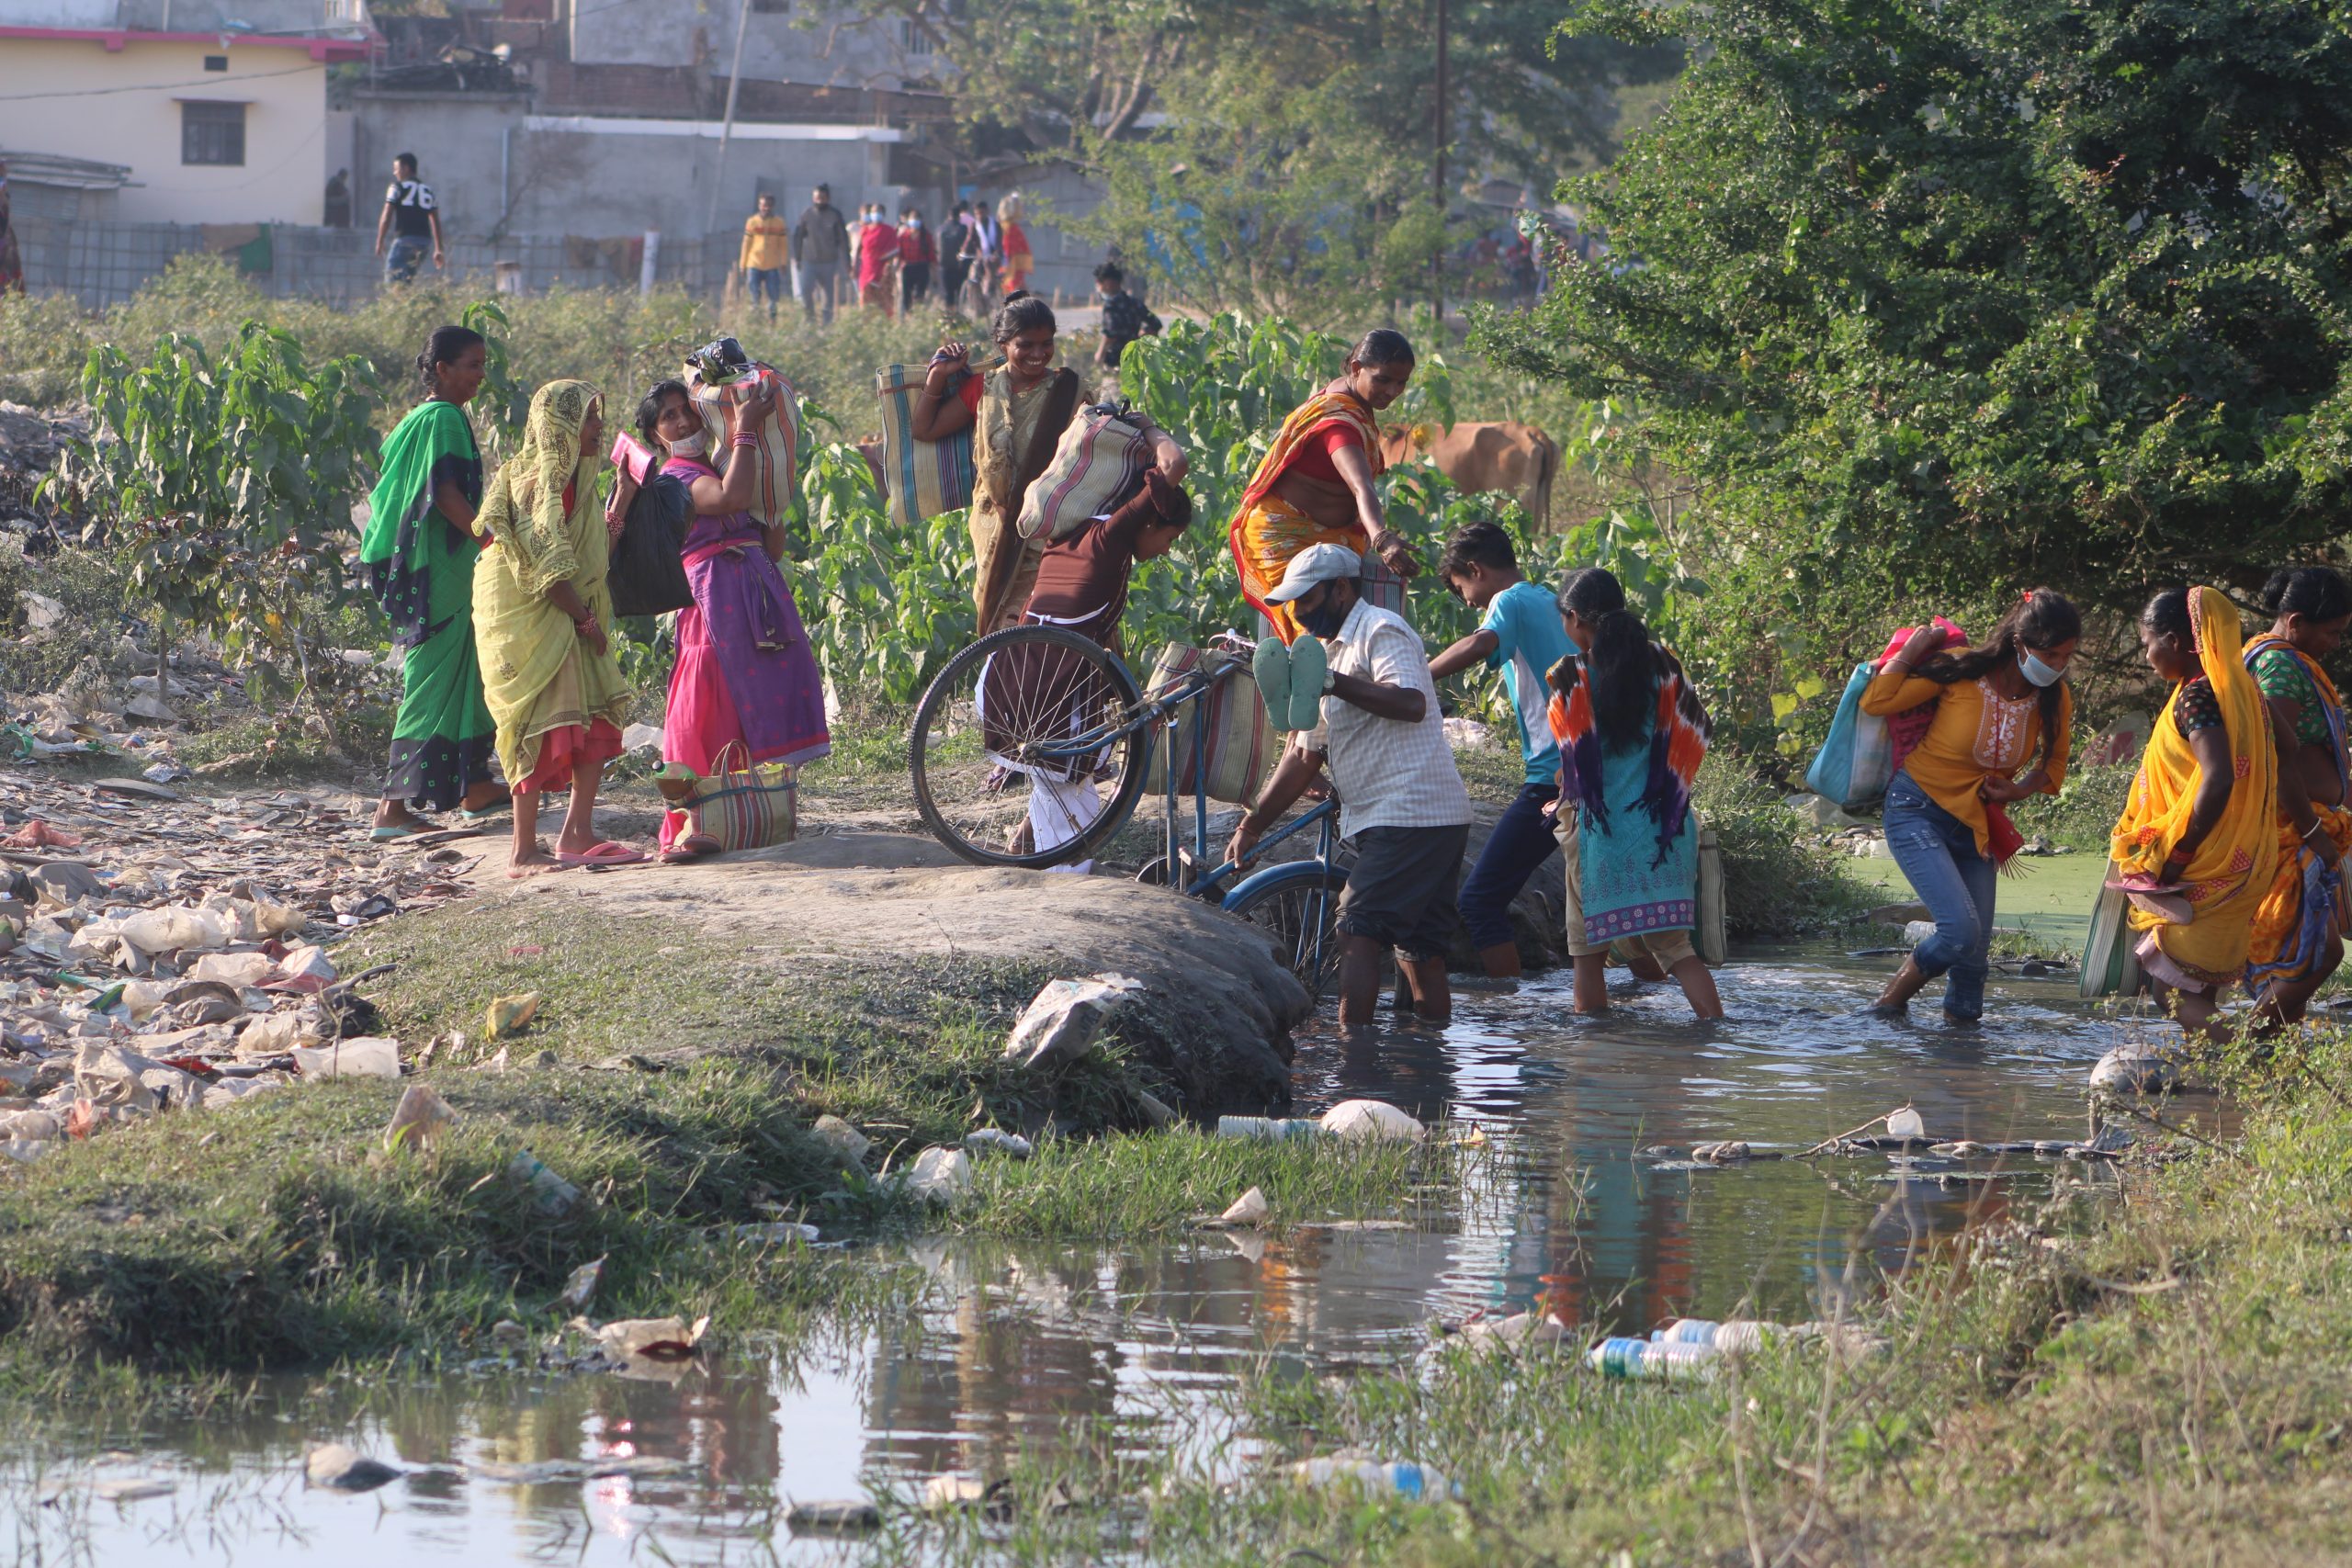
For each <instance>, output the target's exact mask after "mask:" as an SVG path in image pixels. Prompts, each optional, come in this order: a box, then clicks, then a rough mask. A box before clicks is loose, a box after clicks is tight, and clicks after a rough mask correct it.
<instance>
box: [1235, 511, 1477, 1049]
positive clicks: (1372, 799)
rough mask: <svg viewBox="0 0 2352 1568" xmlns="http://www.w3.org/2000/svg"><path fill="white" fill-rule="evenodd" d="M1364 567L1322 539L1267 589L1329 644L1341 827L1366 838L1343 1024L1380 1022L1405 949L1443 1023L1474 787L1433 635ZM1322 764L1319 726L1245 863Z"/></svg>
mask: <svg viewBox="0 0 2352 1568" xmlns="http://www.w3.org/2000/svg"><path fill="white" fill-rule="evenodd" d="M1362 578H1363V557H1361V556H1359V555H1357V554H1356V553H1355V551H1353V550H1351V549H1348V548H1347V547H1344V546H1340V545H1312V546H1309V547H1307V548H1306V549H1304V550H1301V551H1300V552H1299V553H1298V554H1297V555H1295V556H1294V557H1292V558H1291V560H1290V563H1289V565H1288V567H1287V568H1286V569H1285V570H1284V571H1283V580H1282V581H1280V582H1278V583H1276V584H1274V585H1273V587H1272V588H1271V589H1270V590H1268V592H1267V594H1266V597H1267V598H1268V599H1269V600H1270V601H1272V603H1274V604H1288V605H1291V606H1292V607H1293V609H1294V610H1295V614H1296V615H1297V617H1298V622H1299V625H1300V626H1302V627H1303V628H1305V633H1306V635H1307V636H1310V637H1319V638H1321V639H1322V641H1323V643H1324V645H1325V646H1326V647H1327V648H1328V649H1329V674H1328V675H1326V676H1325V678H1324V682H1323V691H1324V697H1323V733H1324V735H1325V736H1326V737H1327V739H1326V740H1325V741H1324V742H1323V746H1324V750H1325V752H1326V753H1327V754H1328V756H1329V765H1330V770H1331V787H1332V789H1333V790H1335V791H1336V792H1337V793H1338V795H1339V796H1340V803H1341V805H1340V834H1341V836H1342V837H1343V838H1345V839H1346V840H1348V841H1349V842H1351V843H1352V844H1353V845H1355V847H1356V863H1355V865H1354V867H1353V869H1351V871H1350V872H1349V873H1348V886H1347V888H1346V890H1345V891H1344V892H1342V893H1341V894H1340V908H1339V914H1338V918H1337V926H1338V930H1339V933H1340V1022H1341V1023H1343V1024H1368V1023H1370V1022H1371V1021H1373V1015H1374V1009H1375V1008H1377V1007H1378V1005H1379V1001H1380V976H1381V968H1382V963H1381V959H1382V954H1383V953H1385V952H1391V951H1393V952H1394V953H1396V955H1397V967H1398V969H1399V970H1400V971H1401V973H1402V974H1403V976H1404V979H1405V987H1406V988H1407V989H1408V990H1409V991H1410V992H1411V993H1412V998H1413V1011H1414V1012H1415V1013H1416V1014H1417V1015H1418V1016H1419V1017H1420V1018H1422V1019H1425V1020H1427V1021H1430V1022H1432V1023H1442V1022H1444V1021H1445V1020H1446V1019H1447V1018H1448V1017H1449V1016H1450V1015H1451V1013H1452V1012H1453V991H1452V989H1451V987H1449V986H1448V984H1447V982H1446V977H1445V954H1446V950H1447V949H1448V948H1450V947H1451V946H1452V945H1453V928H1454V925H1455V923H1456V919H1457V916H1456V913H1455V909H1454V902H1453V889H1454V885H1455V884H1456V883H1457V882H1458V881H1460V879H1461V876H1462V850H1463V846H1464V842H1465V841H1466V840H1468V838H1469V834H1470V795H1469V792H1468V791H1467V790H1465V789H1464V788H1463V787H1462V775H1461V773H1458V772H1456V771H1455V769H1454V765H1453V750H1452V748H1450V747H1449V746H1447V744H1446V740H1445V720H1444V719H1443V718H1442V716H1440V715H1439V713H1438V703H1437V687H1436V685H1435V684H1434V683H1433V682H1431V681H1430V663H1429V659H1428V657H1427V656H1426V655H1424V654H1423V653H1422V651H1421V639H1420V635H1419V633H1417V632H1415V631H1414V630H1413V628H1412V627H1411V626H1407V625H1406V624H1405V619H1404V617H1403V616H1401V615H1396V614H1394V613H1392V612H1390V611H1387V610H1384V609H1381V608H1380V607H1379V606H1377V605H1375V604H1373V603H1372V602H1371V601H1370V600H1368V599H1366V598H1364V597H1363V588H1362V586H1361V579H1362ZM1323 765H1324V759H1323V757H1322V756H1318V755H1317V751H1316V750H1315V743H1314V741H1313V739H1311V736H1302V737H1301V739H1300V740H1299V741H1298V742H1295V743H1294V744H1293V745H1292V746H1290V747H1289V748H1287V749H1286V750H1283V755H1282V761H1279V762H1277V763H1275V764H1274V771H1273V773H1272V774H1271V775H1270V776H1269V777H1268V778H1267V780H1266V784H1265V788H1264V789H1262V790H1261V791H1260V792H1259V796H1258V804H1257V805H1255V806H1253V807H1250V809H1249V810H1248V811H1247V812H1244V813H1243V814H1242V818H1241V822H1240V825H1239V826H1238V827H1237V828H1235V829H1234V830H1233V840H1232V842H1231V843H1230V844H1228V845H1227V856H1228V858H1230V859H1232V860H1235V861H1238V862H1242V863H1247V862H1248V861H1249V860H1250V856H1251V855H1253V854H1255V853H1256V852H1257V848H1258V840H1260V839H1261V837H1262V836H1263V835H1264V833H1265V830H1266V829H1267V828H1268V827H1269V826H1271V825H1272V823H1273V822H1274V821H1275V820H1277V819H1278V818H1280V817H1281V816H1282V814H1283V812H1284V811H1286V810H1288V809H1289V808H1290V806H1291V803H1292V802H1294V801H1295V800H1296V799H1298V797H1299V796H1300V795H1303V794H1305V793H1306V787H1307V786H1308V785H1309V784H1312V783H1314V781H1315V775H1316V773H1317V771H1319V770H1320V769H1321V768H1322V766H1323Z"/></svg>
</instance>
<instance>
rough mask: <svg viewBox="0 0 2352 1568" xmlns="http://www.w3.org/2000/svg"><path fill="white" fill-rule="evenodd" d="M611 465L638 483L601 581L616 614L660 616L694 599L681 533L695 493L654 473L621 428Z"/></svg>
mask: <svg viewBox="0 0 2352 1568" xmlns="http://www.w3.org/2000/svg"><path fill="white" fill-rule="evenodd" d="M612 456H613V467H614V468H617V469H618V470H620V471H621V472H622V473H624V474H627V475H628V477H629V478H630V479H633V480H635V481H636V483H637V495H636V497H635V498H634V499H632V500H631V501H630V502H629V504H628V518H627V519H626V520H625V521H624V522H623V524H622V525H621V535H620V537H619V538H617V539H616V540H614V541H613V552H612V558H611V564H610V565H609V566H607V567H606V569H605V583H606V584H607V586H609V587H610V589H611V590H612V595H613V614H614V615H666V614H668V613H669V612H670V611H672V610H683V609H684V608H685V607H686V606H687V605H689V604H693V603H694V602H695V591H694V587H693V585H692V584H691V583H689V582H688V581H686V563H685V559H684V551H685V546H686V535H687V533H688V532H689V531H691V530H692V529H693V527H694V525H695V506H694V497H693V496H692V495H691V494H689V493H688V492H687V490H686V487H685V483H684V481H683V480H681V479H675V478H673V477H672V476H670V475H668V474H663V473H658V472H655V471H653V468H654V464H653V454H652V453H650V452H649V451H647V450H646V449H645V448H644V447H643V446H639V445H638V443H637V441H636V439H635V438H634V437H632V436H631V435H629V434H628V433H627V432H623V433H622V434H620V435H619V436H617V437H616V438H615V439H614V442H613V454H612Z"/></svg>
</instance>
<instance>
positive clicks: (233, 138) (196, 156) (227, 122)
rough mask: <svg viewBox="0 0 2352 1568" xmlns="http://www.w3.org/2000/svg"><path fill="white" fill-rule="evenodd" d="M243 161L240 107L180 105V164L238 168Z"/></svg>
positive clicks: (199, 104) (243, 137) (242, 122)
mask: <svg viewBox="0 0 2352 1568" xmlns="http://www.w3.org/2000/svg"><path fill="white" fill-rule="evenodd" d="M244 161H245V106H244V105H243V104H203V103H183V104H181V105H180V162H181V163H183V164H243V162H244Z"/></svg>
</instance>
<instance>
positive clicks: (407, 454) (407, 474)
mask: <svg viewBox="0 0 2352 1568" xmlns="http://www.w3.org/2000/svg"><path fill="white" fill-rule="evenodd" d="M485 363H486V362H485V357H484V346H483V344H482V340H481V333H477V332H474V331H471V330H470V329H469V328H466V327H458V326H447V327H441V328H438V329H436V330H435V333H433V338H432V341H431V342H429V343H427V344H425V345H424V353H423V354H420V355H417V356H416V367H417V369H418V371H419V372H420V373H421V374H422V375H423V376H424V390H425V400H424V402H422V403H419V404H418V405H417V406H416V407H415V408H414V409H413V410H412V411H410V412H409V415H408V417H407V418H406V419H403V420H401V423H400V424H399V426H398V427H397V428H395V429H394V430H393V432H392V433H391V434H390V435H388V436H386V437H385V438H384V448H383V462H382V471H383V476H384V477H383V479H381V480H380V481H379V482H378V484H377V486H376V489H375V492H374V493H373V494H371V495H370V496H369V497H368V529H367V532H366V533H365V534H364V535H362V536H361V538H360V541H359V563H360V570H362V571H363V572H364V573H365V574H366V575H367V579H368V587H369V588H370V589H372V590H373V591H374V592H375V594H376V599H377V602H378V603H379V604H382V605H383V606H384V614H385V615H388V616H389V617H390V619H391V623H392V636H393V638H394V640H395V641H396V642H398V643H399V644H400V645H401V647H403V648H405V649H407V652H406V653H405V654H404V655H403V656H402V659H401V684H402V692H401V706H400V714H399V716H397V717H396V718H395V719H394V720H393V721H392V756H391V765H390V768H388V769H387V770H386V772H385V776H384V797H383V799H382V800H381V801H379V802H378V803H377V807H376V822H375V827H374V829H373V831H371V832H370V833H369V835H368V836H369V837H370V838H373V839H379V840H382V839H403V838H406V837H407V836H408V835H410V834H411V833H422V832H425V831H427V830H428V829H430V827H431V824H430V823H427V822H425V821H424V819H423V818H419V817H418V816H417V815H416V812H417V810H418V808H420V807H421V808H423V809H424V810H426V811H447V810H448V809H450V808H451V807H459V808H461V809H462V810H463V811H465V812H466V814H467V815H469V816H473V815H479V814H481V813H482V812H486V811H489V810H492V809H493V808H494V807H498V806H501V805H503V803H504V802H505V800H506V789H505V786H504V785H503V784H500V783H499V782H498V775H497V774H496V773H494V772H492V768H491V764H490V755H491V736H492V732H493V731H494V730H495V728H497V727H496V726H495V725H493V724H492V722H491V718H490V709H489V707H488V706H487V705H484V704H483V702H482V696H481V661H480V660H479V659H477V658H476V656H475V653H474V622H473V594H474V561H475V559H476V558H478V557H479V556H480V555H481V541H480V540H479V539H478V538H477V537H476V536H475V534H474V512H475V509H476V508H478V507H479V506H481V448H480V447H478V446H475V445H474V432H473V426H472V425H471V424H469V423H468V422H467V420H466V414H465V407H466V404H467V403H468V402H469V401H471V400H472V399H473V395H474V394H475V393H476V392H477V391H479V390H481V380H482V374H483V371H484V368H485Z"/></svg>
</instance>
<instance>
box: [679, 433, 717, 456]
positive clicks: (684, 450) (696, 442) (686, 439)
mask: <svg viewBox="0 0 2352 1568" xmlns="http://www.w3.org/2000/svg"><path fill="white" fill-rule="evenodd" d="M708 434H709V433H708V432H707V431H701V430H697V431H695V433H694V434H692V435H682V436H680V437H679V438H678V439H677V440H675V441H673V442H671V443H670V456H672V457H701V456H702V444H703V441H704V439H705V437H706V436H707V435H708Z"/></svg>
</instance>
